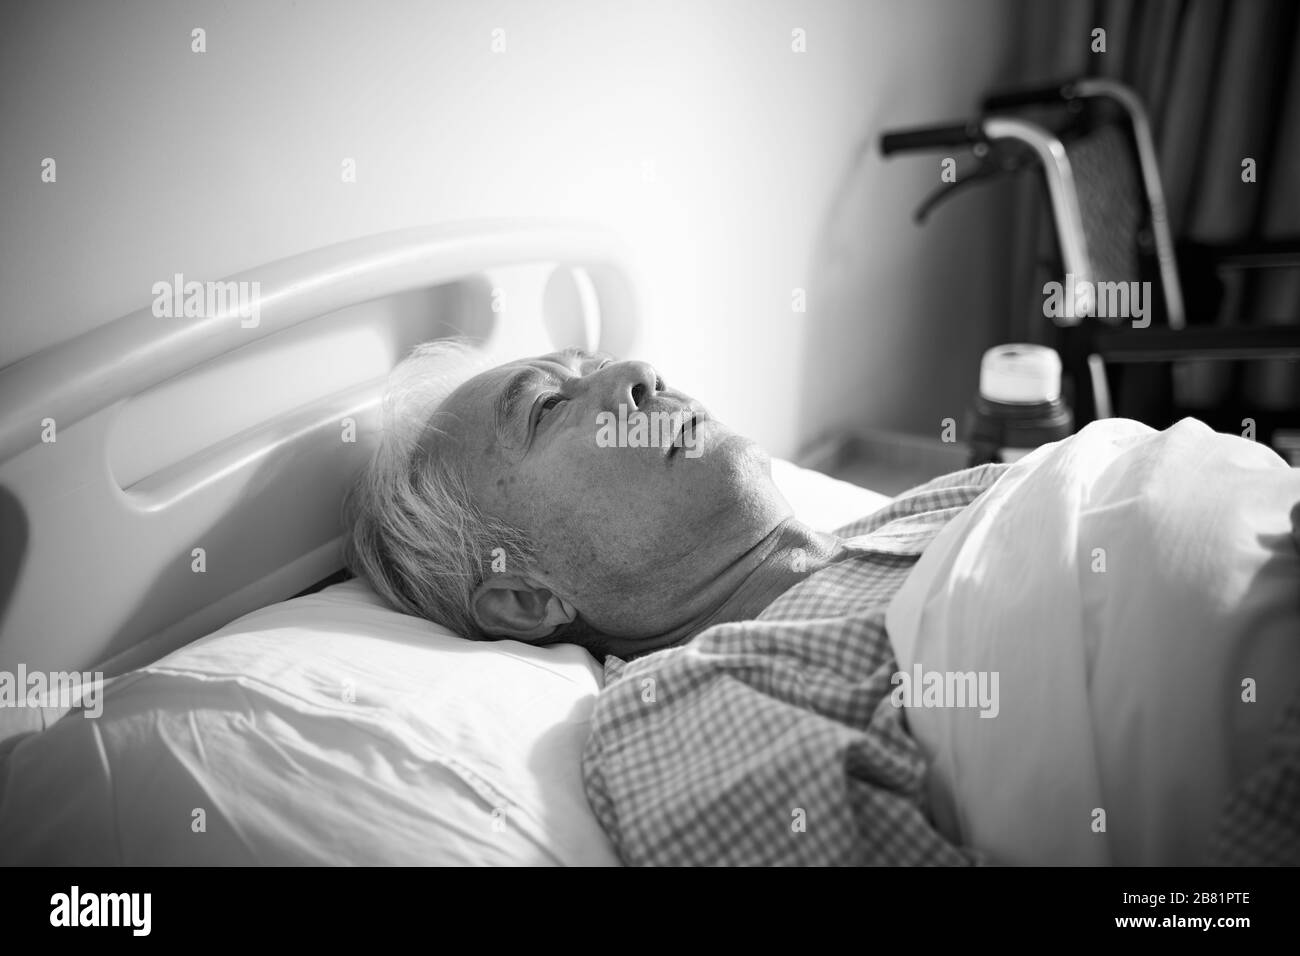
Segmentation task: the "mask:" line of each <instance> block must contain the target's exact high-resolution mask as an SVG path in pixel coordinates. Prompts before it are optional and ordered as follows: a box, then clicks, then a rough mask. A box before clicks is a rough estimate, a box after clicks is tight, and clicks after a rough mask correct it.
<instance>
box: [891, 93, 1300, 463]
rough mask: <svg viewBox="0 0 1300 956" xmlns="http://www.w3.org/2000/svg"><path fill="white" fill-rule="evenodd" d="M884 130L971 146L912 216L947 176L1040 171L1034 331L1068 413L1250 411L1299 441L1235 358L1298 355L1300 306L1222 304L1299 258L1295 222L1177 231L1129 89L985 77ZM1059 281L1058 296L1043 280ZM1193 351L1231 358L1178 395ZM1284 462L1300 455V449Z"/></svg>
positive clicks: (940, 192) (1142, 415) (1299, 422)
mask: <svg viewBox="0 0 1300 956" xmlns="http://www.w3.org/2000/svg"><path fill="white" fill-rule="evenodd" d="M879 145H880V151H881V153H882V154H883V155H884V156H887V157H888V156H894V155H897V154H900V153H915V152H923V151H952V150H961V151H969V153H970V154H972V155H973V156H974V158H975V160H976V164H975V166H974V169H973V171H968V172H965V173H963V174H962V175H961V176H960V178H958V179H956V181H954V182H945V183H941V185H940V186H939V187H938V188H937V189H936V190H935V191H934V192H933V193H931V194H930V195H929V196H928V197H926V198H925V199H924V200H923V201H922V202H921V204H920V206H919V207H918V208H917V211H916V219H917V221H918V222H922V223H923V222H925V221H926V220H927V219H928V218H929V217H930V215H931V214H932V213H933V212H934V210H935V208H936V207H937V206H938V205H940V204H941V203H942V202H944V201H946V200H947V199H949V198H950V197H951V196H953V195H954V194H956V193H958V192H961V191H963V190H966V189H968V188H970V187H972V186H977V185H979V184H980V183H986V182H989V181H991V180H994V179H997V178H1003V177H1013V176H1016V175H1019V174H1022V173H1029V174H1031V175H1034V174H1036V176H1037V179H1038V181H1039V183H1040V184H1041V186H1042V188H1043V192H1045V199H1046V203H1045V206H1046V210H1047V212H1048V214H1049V215H1050V219H1051V223H1052V229H1051V232H1052V235H1053V236H1054V240H1055V242H1054V246H1055V248H1054V250H1053V251H1052V253H1051V254H1050V255H1049V256H1048V258H1047V259H1046V260H1045V261H1043V262H1040V263H1039V265H1040V266H1041V267H1043V268H1045V270H1046V272H1047V274H1048V275H1049V276H1051V277H1052V279H1053V282H1054V283H1055V285H1054V284H1053V282H1049V283H1045V284H1044V286H1043V289H1044V316H1045V318H1050V320H1051V323H1052V325H1053V326H1054V328H1052V329H1051V330H1049V331H1047V332H1045V333H1044V335H1045V337H1046V338H1048V340H1049V341H1048V344H1051V345H1052V346H1053V347H1054V348H1056V349H1057V351H1058V352H1059V353H1060V356H1061V364H1062V370H1063V382H1062V387H1063V393H1064V395H1065V396H1066V399H1067V401H1068V402H1069V403H1070V405H1071V407H1072V408H1073V410H1074V414H1075V421H1076V423H1077V425H1078V426H1079V427H1082V425H1084V424H1086V423H1088V422H1089V421H1092V420H1095V419H1098V418H1108V417H1112V416H1123V417H1126V418H1134V419H1137V420H1139V421H1143V422H1145V423H1146V424H1149V425H1151V426H1152V427H1154V428H1164V427H1167V426H1168V425H1170V424H1172V423H1173V422H1175V421H1177V420H1178V419H1179V418H1182V417H1184V416H1185V415H1195V416H1196V417H1198V418H1201V419H1202V420H1203V421H1205V422H1206V423H1207V424H1209V425H1210V426H1211V427H1213V428H1215V429H1216V430H1219V431H1225V432H1241V431H1242V428H1243V425H1244V424H1245V423H1246V422H1247V421H1250V422H1251V423H1252V425H1253V426H1254V428H1253V431H1254V434H1253V437H1255V439H1256V440H1259V441H1266V442H1270V443H1272V444H1273V445H1274V447H1276V448H1278V449H1279V451H1282V450H1283V446H1284V445H1285V446H1287V448H1288V451H1285V452H1283V453H1284V455H1286V454H1294V455H1297V456H1300V444H1296V443H1297V442H1298V441H1300V395H1293V396H1290V397H1291V398H1292V399H1294V400H1293V401H1291V402H1290V403H1289V404H1285V405H1283V406H1281V407H1279V403H1277V402H1270V403H1268V404H1267V405H1264V404H1257V403H1256V404H1253V403H1252V402H1251V401H1250V400H1249V399H1248V398H1247V397H1245V396H1243V394H1242V391H1243V390H1242V389H1241V388H1240V383H1241V380H1242V369H1241V363H1243V362H1247V361H1259V360H1288V361H1295V360H1298V359H1300V314H1297V315H1294V316H1287V317H1275V318H1279V319H1281V318H1285V319H1288V320H1290V321H1291V322H1292V323H1296V324H1289V325H1288V324H1224V323H1223V322H1222V321H1221V318H1220V313H1221V312H1223V311H1224V308H1223V307H1224V305H1225V302H1226V301H1227V295H1226V290H1227V288H1228V285H1229V283H1228V282H1227V280H1228V279H1229V278H1230V277H1231V276H1232V274H1234V273H1242V272H1244V271H1247V270H1256V269H1273V268H1300V237H1292V238H1286V239H1272V240H1266V241H1258V242H1251V243H1248V244H1243V245H1237V246H1214V245H1209V244H1204V243H1193V242H1187V241H1184V242H1176V241H1175V239H1174V237H1173V236H1172V234H1171V230H1170V226H1169V220H1168V216H1167V214H1166V207H1165V199H1164V192H1163V188H1162V185H1161V180H1160V172H1159V166H1158V161H1157V155H1156V149H1155V143H1154V138H1153V135H1152V130H1151V125H1150V122H1149V120H1148V117H1147V114H1146V110H1145V108H1144V107H1143V104H1142V101H1141V99H1140V97H1138V96H1137V94H1136V93H1135V92H1134V91H1133V90H1131V89H1130V88H1128V87H1127V86H1124V85H1123V84H1121V83H1118V82H1115V81H1113V80H1108V79H1101V78H1079V79H1071V80H1066V81H1062V82H1059V83H1056V84H1053V85H1051V86H1045V87H1037V88H1033V89H1022V90H1012V91H1006V92H1000V93H995V94H993V95H991V96H988V97H987V98H985V99H984V101H983V103H982V108H981V113H980V115H979V116H978V117H976V118H975V119H971V120H968V121H965V122H961V123H950V124H945V125H937V126H924V127H913V128H907V129H898V130H891V131H887V132H885V133H883V134H882V135H881V137H880V142H879ZM1040 195H1042V193H1040ZM1184 275H1186V276H1190V277H1191V281H1190V282H1185V281H1183V279H1182V278H1181V276H1184ZM1058 287H1059V288H1060V290H1061V296H1060V298H1054V297H1053V295H1052V294H1049V293H1054V292H1055V291H1056V289H1057V288H1058ZM1147 290H1149V292H1150V295H1148V296H1145V301H1142V302H1135V300H1134V299H1133V297H1132V294H1133V293H1134V292H1137V293H1141V292H1143V291H1147ZM1062 306H1064V307H1062ZM1228 311H1231V310H1228ZM1229 317H1230V318H1231V317H1232V316H1229ZM1203 362H1214V363H1220V362H1230V363H1233V378H1232V382H1233V387H1232V394H1230V395H1228V397H1227V398H1226V399H1224V400H1220V401H1219V402H1218V404H1217V406H1210V407H1207V406H1206V405H1205V404H1204V402H1203V401H1201V402H1199V403H1194V402H1189V401H1188V400H1187V398H1186V394H1185V393H1186V392H1187V391H1188V390H1187V389H1186V388H1183V389H1180V387H1179V385H1180V383H1181V384H1185V383H1186V381H1187V376H1188V374H1189V373H1191V372H1195V371H1196V365H1197V364H1199V363H1203ZM1180 376H1181V378H1180ZM1291 463H1292V464H1295V465H1300V457H1292V458H1291Z"/></svg>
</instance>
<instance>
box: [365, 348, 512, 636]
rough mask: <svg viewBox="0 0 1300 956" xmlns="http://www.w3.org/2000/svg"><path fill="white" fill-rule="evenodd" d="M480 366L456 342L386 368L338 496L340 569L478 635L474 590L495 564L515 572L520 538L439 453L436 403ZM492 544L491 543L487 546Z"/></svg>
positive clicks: (395, 600) (401, 603)
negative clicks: (352, 479) (373, 413)
mask: <svg viewBox="0 0 1300 956" xmlns="http://www.w3.org/2000/svg"><path fill="white" fill-rule="evenodd" d="M487 365H488V363H487V361H486V360H485V359H484V357H483V355H482V353H481V352H480V351H479V350H477V349H475V348H474V347H473V346H472V345H469V344H468V343H466V342H463V341H459V340H456V339H439V340H437V341H433V342H425V343H424V344H422V345H417V346H416V347H415V348H414V349H413V350H412V351H411V353H410V355H408V356H407V357H406V358H405V359H403V360H402V361H401V362H400V363H399V364H398V365H397V366H396V367H395V368H394V369H393V371H392V373H391V374H390V375H389V379H388V384H387V389H386V391H385V394H384V400H383V409H382V422H383V429H382V431H381V433H380V435H379V442H378V447H376V449H375V453H374V456H373V457H372V458H371V460H370V462H369V464H368V465H367V467H366V468H365V469H364V470H363V472H362V473H361V475H360V476H359V477H358V479H357V481H356V483H355V484H354V485H353V486H352V488H351V490H350V492H349V494H348V500H347V505H346V509H347V514H348V522H349V524H350V533H349V535H348V537H347V543H346V547H345V556H346V561H347V564H348V567H349V568H350V569H351V570H352V572H353V573H354V574H356V575H357V576H358V577H360V578H363V579H364V580H365V581H367V582H368V583H369V584H370V586H371V587H373V588H374V589H375V591H377V592H378V593H379V594H380V595H381V596H382V597H383V598H384V599H385V600H387V601H388V602H389V603H390V604H392V605H393V606H394V607H396V608H398V609H399V610H402V611H405V612H407V613H408V614H414V615H417V616H419V617H423V618H426V619H428V620H430V621H433V622H434V623H436V624H441V625H442V626H444V627H447V628H450V629H451V630H452V631H454V632H455V633H457V634H460V635H462V636H464V637H476V638H482V637H487V636H488V635H486V634H483V633H482V632H481V631H480V630H479V628H478V625H477V624H476V623H475V621H474V615H473V612H472V597H473V594H474V589H475V588H476V587H477V586H478V584H479V583H480V582H481V581H482V580H483V578H484V577H485V576H486V575H487V574H490V573H492V571H491V568H492V566H493V563H494V559H496V566H497V567H498V568H499V567H501V566H502V563H504V567H505V568H506V569H507V570H509V571H516V572H517V571H520V570H523V569H524V568H526V567H527V566H528V565H529V562H530V559H531V551H530V548H529V546H528V541H527V538H526V536H525V535H523V534H522V533H521V532H519V531H518V530H516V529H514V528H511V527H509V526H507V525H506V524H505V523H504V522H502V521H499V520H497V519H494V518H491V517H489V516H487V515H484V514H483V513H482V512H481V511H479V510H478V508H477V507H476V506H475V505H474V502H473V499H472V496H471V495H470V493H469V489H468V486H467V483H466V478H465V469H464V465H465V462H464V461H463V459H462V456H460V455H447V454H442V453H441V451H442V448H441V447H440V446H441V445H442V442H441V441H440V438H441V437H442V434H441V432H439V431H438V429H436V428H434V427H432V426H431V424H430V419H431V418H432V416H433V414H434V412H435V411H436V410H437V408H438V406H439V405H441V404H442V402H443V401H444V400H445V399H446V398H447V396H448V395H450V394H451V393H452V392H453V391H455V389H456V388H457V387H458V386H459V385H461V384H463V383H464V382H465V381H467V380H468V379H470V378H472V377H473V376H474V375H476V374H477V373H478V372H480V371H482V370H483V369H484V368H486V367H487ZM497 549H500V550H497Z"/></svg>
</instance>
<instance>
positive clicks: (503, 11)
mask: <svg viewBox="0 0 1300 956" xmlns="http://www.w3.org/2000/svg"><path fill="white" fill-rule="evenodd" d="M11 9H13V8H11ZM1018 9H1019V7H1018V5H1017V4H1016V3H1015V2H1013V0H965V2H961V0H951V2H938V0H921V2H915V0H869V2H815V3H796V2H745V0H731V2H707V3H706V2H663V0H619V2H595V0H589V2H577V0H571V2H544V3H543V2H537V0H496V2H483V3H469V2H456V3H450V2H428V3H415V2H383V3H365V4H361V3H342V2H311V3H298V4H291V3H286V2H256V3H254V2H231V3H226V4H222V5H219V6H218V5H213V4H207V3H197V2H168V3H162V2H126V3H117V2H114V3H72V2H66V0H56V2H40V3H37V2H32V3H27V4H24V5H22V6H21V7H17V8H16V9H15V10H14V12H13V13H10V14H9V15H8V17H7V19H6V22H5V27H4V30H3V31H0V129H2V130H3V132H0V136H3V141H4V149H3V151H0V290H3V293H4V300H3V301H4V306H3V313H2V314H0V365H4V364H7V363H9V362H12V361H15V360H17V359H19V358H22V357H23V356H25V355H28V354H31V353H33V352H35V351H38V350H39V349H41V348H43V347H45V346H48V345H50V344H52V343H55V342H58V341H60V340H63V339H66V338H69V337H72V336H75V335H77V334H78V333H80V332H83V331H85V330H86V329H88V328H91V327H93V326H94V325H96V324H98V323H102V322H105V321H109V320H111V319H114V318H116V317H118V316H120V315H122V314H125V313H127V312H130V311H133V310H134V309H137V308H140V307H142V306H144V305H147V304H148V303H149V302H150V301H151V299H152V295H151V293H150V287H151V286H152V284H153V283H154V282H155V281H158V280H159V279H167V278H169V277H170V276H171V275H172V274H173V273H174V272H183V273H185V274H186V275H187V277H192V278H218V277H221V276H224V275H228V274H231V273H235V272H238V271H241V270H243V269H246V268H249V267H251V266H255V265H257V264H259V263H262V262H266V261H270V260H274V259H277V258H280V257H283V256H285V255H290V254H293V253H295V252H299V251H302V250H304V249H307V248H310V247H314V246H320V245H325V244H328V243H332V242H336V241H339V240H342V239H347V238H351V237H354V236H359V235H364V234H367V233H371V232H377V231H381V230H387V229H393V228H398V227H402V226H407V225H414V224H418V223H425V222H443V221H454V220H463V219H478V218H485V217H517V216H561V217H566V218H580V219H591V220H595V221H598V222H602V223H606V224H609V225H611V226H613V227H615V228H616V229H617V230H619V231H620V232H621V233H622V234H623V235H624V236H625V237H626V239H627V241H628V243H629V245H630V247H631V249H632V250H633V252H634V254H635V256H636V260H637V264H638V266H639V269H640V274H641V278H642V279H643V281H644V288H643V302H644V305H645V311H646V319H647V322H648V328H647V330H646V332H645V334H644V336H643V339H642V342H643V349H642V356H643V357H645V358H648V359H649V360H651V361H653V362H655V363H656V364H657V365H659V366H660V367H661V370H662V371H663V373H664V375H665V377H666V378H667V379H668V380H669V381H670V382H673V383H674V384H678V385H681V386H682V387H685V388H687V390H688V391H692V392H694V393H696V394H697V395H699V397H700V398H702V399H703V400H704V401H705V402H706V403H707V404H709V405H710V407H712V408H713V409H714V411H715V413H716V414H718V415H719V416H720V417H722V418H724V419H726V420H728V421H729V422H730V423H731V424H733V425H734V426H736V427H738V428H740V429H742V430H745V431H747V432H748V433H750V434H752V435H754V436H755V437H758V438H759V439H761V440H762V441H764V442H765V443H766V444H767V446H768V447H769V448H770V449H771V450H772V451H773V452H775V453H777V454H783V455H789V454H792V453H793V452H794V451H795V450H796V449H797V448H798V447H800V446H801V445H803V444H804V443H805V442H807V441H808V440H810V439H812V438H814V437H816V436H817V435H818V434H820V433H822V432H824V431H826V430H828V429H830V428H832V427H834V426H836V425H840V424H854V423H867V424H878V425H880V424H883V425H887V426H892V427H903V428H908V429H912V430H919V431H926V432H930V433H934V432H936V431H937V429H938V419H939V418H940V417H942V416H943V415H954V416H957V417H959V418H960V415H961V412H962V403H964V402H965V400H966V399H967V397H968V396H969V394H970V392H971V391H972V390H973V389H974V387H975V382H976V375H977V364H978V355H979V350H980V349H981V348H983V347H984V346H985V345H988V344H992V341H994V340H995V337H996V330H997V328H998V324H997V323H998V322H999V321H1000V319H1001V314H1002V310H1003V309H1004V307H1005V295H1004V290H1003V289H1002V286H1003V284H1004V283H1003V282H1002V281H1001V280H1002V276H1003V275H1004V258H1003V256H1004V236H1003V230H1004V228H1005V227H1004V226H1003V225H1002V220H1003V219H1005V218H1006V215H1007V213H1006V212H1005V211H1004V205H1003V203H1002V202H1001V198H1002V197H999V196H998V195H997V194H989V195H984V196H974V195H972V196H968V197H965V198H963V199H960V200H957V201H955V202H954V203H953V206H952V207H951V208H950V209H945V210H943V211H941V212H940V214H939V215H938V217H937V218H936V219H935V220H934V222H933V224H932V225H931V226H930V227H928V228H927V229H925V230H924V231H922V230H919V229H917V228H915V227H914V226H912V224H911V222H910V212H911V208H912V206H913V205H914V204H915V202H916V201H917V200H919V199H920V197H921V196H922V195H923V194H924V193H925V192H926V191H928V190H929V189H930V188H931V187H932V186H934V185H936V184H937V181H938V160H937V158H935V157H927V158H925V159H909V160H902V159H900V160H893V161H890V162H888V163H886V162H885V161H883V160H881V159H880V158H879V157H878V156H877V155H876V153H875V149H874V145H870V146H869V148H868V149H867V150H866V152H864V153H861V154H860V153H859V150H860V147H862V146H863V144H864V143H867V142H868V141H870V142H871V143H872V144H873V143H874V139H875V137H876V136H877V135H878V133H879V131H880V129H882V128H883V127H886V126H888V125H891V124H909V123H913V122H925V121H931V120H934V121H939V120H945V119H952V118H956V117H961V116H962V115H964V114H965V113H967V112H968V111H969V110H970V109H971V108H972V107H973V106H974V104H975V103H976V102H977V100H978V97H979V95H980V94H981V93H982V92H983V91H984V89H985V88H986V87H989V86H991V85H994V84H995V83H998V82H1006V81H1007V80H1008V79H1013V78H1014V75H1013V73H1012V68H1013V66H1014V63H1015V50H1014V43H1013V38H1012V30H1013V25H1014V22H1015V19H1016V18H1015V16H1014V15H1013V14H1014V13H1015V12H1016V11H1017V10H1018ZM196 26H200V27H203V28H204V29H206V31H207V46H208V51H207V52H206V53H205V54H202V55H199V54H194V53H192V52H191V51H190V31H191V29H192V28H193V27H196ZM495 28H502V29H504V30H505V38H506V44H507V48H506V51H505V52H504V53H493V52H492V51H491V42H492V31H493V30H494V29H495ZM796 28H801V29H803V30H805V31H806V36H807V52H806V53H802V54H799V53H794V52H792V50H791V31H792V30H794V29H796ZM47 156H49V157H54V158H55V159H56V161H57V164H58V167H57V169H58V181H57V183H55V184H52V185H51V184H43V183H42V182H41V181H40V168H41V161H42V159H43V158H45V157H47ZM343 157H354V158H355V159H356V162H357V170H358V180H359V181H358V182H357V183H356V184H353V185H348V184H344V183H342V182H341V181H340V163H341V161H342V159H343ZM647 172H650V173H652V175H650V176H647ZM794 287H805V288H807V289H808V290H809V297H810V298H809V307H808V312H807V313H805V314H802V315H797V314H794V313H793V312H792V311H791V290H792V289H793V288H794Z"/></svg>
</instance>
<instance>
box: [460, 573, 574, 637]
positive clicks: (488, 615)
mask: <svg viewBox="0 0 1300 956" xmlns="http://www.w3.org/2000/svg"><path fill="white" fill-rule="evenodd" d="M470 606H471V609H472V610H473V613H474V623H476V624H477V625H478V626H479V629H480V630H481V631H483V633H484V634H491V635H492V636H494V637H513V638H514V639H515V640H518V641H536V640H539V639H540V638H543V637H548V636H550V634H551V633H552V632H553V631H555V629H556V628H558V627H561V626H562V625H565V624H568V623H569V622H570V621H572V620H573V619H574V618H575V617H577V616H578V609H577V608H575V607H574V606H573V605H572V604H570V603H569V602H568V601H566V600H564V598H562V597H560V596H559V595H558V594H556V593H555V592H553V591H551V590H550V589H549V588H544V587H541V586H540V585H537V584H534V583H533V582H532V581H530V580H529V579H528V578H524V577H520V576H519V575H514V574H489V575H488V576H487V577H486V578H484V579H483V581H482V583H480V584H479V586H478V587H476V588H475V589H474V595H473V597H471V599H470Z"/></svg>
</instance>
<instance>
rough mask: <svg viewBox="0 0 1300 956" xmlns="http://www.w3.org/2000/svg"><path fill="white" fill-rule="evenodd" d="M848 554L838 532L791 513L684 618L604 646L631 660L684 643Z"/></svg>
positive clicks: (748, 615)
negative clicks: (803, 521)
mask: <svg viewBox="0 0 1300 956" xmlns="http://www.w3.org/2000/svg"><path fill="white" fill-rule="evenodd" d="M849 554H850V552H849V551H848V550H846V549H845V548H844V545H843V543H842V542H841V541H840V539H839V538H836V537H835V536H834V535H831V534H824V533H822V532H820V531H814V530H813V529H811V528H809V527H808V526H807V525H805V524H801V523H800V522H798V521H796V520H795V519H794V518H787V519H785V520H784V521H782V522H781V523H780V524H779V525H777V526H776V527H775V528H774V529H772V531H771V532H769V533H768V534H767V535H766V536H765V537H764V538H763V539H762V540H761V541H759V542H758V543H757V544H755V545H754V546H753V547H752V548H750V549H749V550H748V551H746V552H745V553H744V554H742V555H741V556H740V557H739V558H737V559H736V561H735V562H733V563H732V564H731V565H729V566H728V567H727V568H726V569H725V570H724V571H723V572H722V573H721V574H719V575H718V576H717V577H715V578H714V579H713V580H712V581H711V582H710V583H709V585H708V587H707V588H706V589H704V591H703V592H702V593H701V594H700V595H699V596H698V597H697V598H696V599H695V600H693V601H692V602H691V603H692V605H693V608H692V613H691V615H690V617H689V618H688V619H687V620H686V621H684V622H683V623H681V624H679V625H677V626H675V627H673V628H672V629H671V630H669V631H667V632H665V633H664V634H662V635H660V636H659V637H655V638H620V637H609V636H602V638H603V639H602V642H601V643H602V646H603V650H604V651H605V653H609V654H614V655H615V656H617V657H620V658H624V659H627V658H629V657H636V656H639V655H641V654H646V653H649V652H650V651H656V650H661V649H662V648H665V647H672V646H674V645H677V644H683V643H685V642H686V641H689V640H690V639H691V638H693V637H695V635H697V634H699V633H700V632H701V631H703V630H704V629H706V628H709V627H712V626H713V625H715V624H724V623H726V622H728V621H749V620H753V619H754V618H756V617H758V615H759V614H761V613H762V612H763V610H764V609H765V608H767V606H768V605H769V604H771V603H772V602H773V601H775V600H776V599H777V598H778V597H779V596H780V595H782V594H784V593H785V592H786V591H788V590H789V589H790V588H791V587H792V586H794V585H795V584H798V583H799V582H800V581H802V580H803V579H804V578H806V577H808V576H809V575H811V574H813V573H814V572H816V571H820V570H821V569H822V568H824V567H826V566H828V565H830V564H834V563H835V562H836V561H839V560H842V559H843V558H845V557H847V556H848V555H849Z"/></svg>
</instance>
